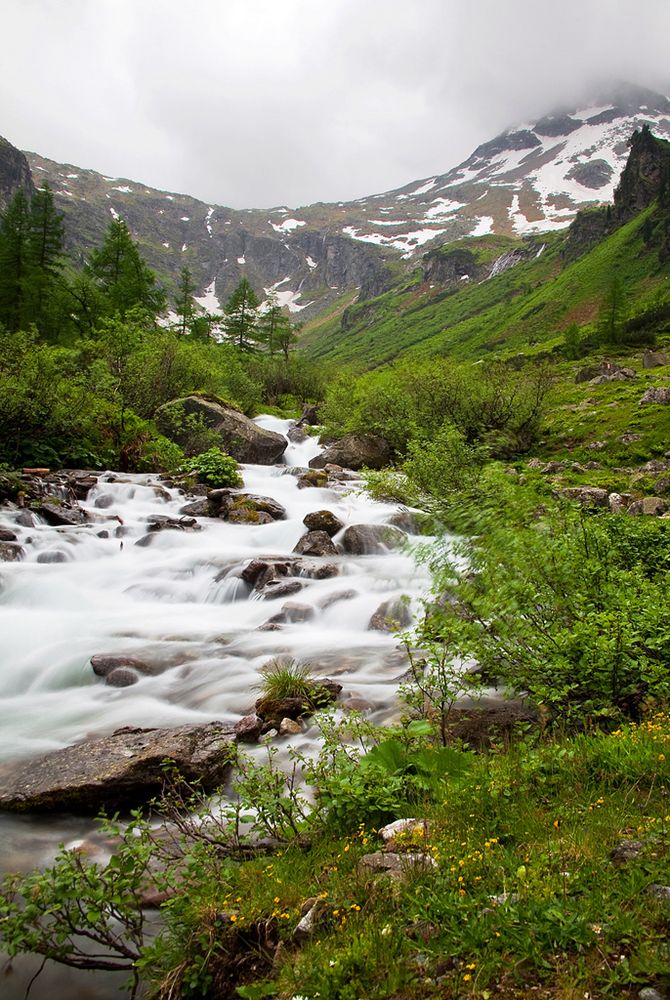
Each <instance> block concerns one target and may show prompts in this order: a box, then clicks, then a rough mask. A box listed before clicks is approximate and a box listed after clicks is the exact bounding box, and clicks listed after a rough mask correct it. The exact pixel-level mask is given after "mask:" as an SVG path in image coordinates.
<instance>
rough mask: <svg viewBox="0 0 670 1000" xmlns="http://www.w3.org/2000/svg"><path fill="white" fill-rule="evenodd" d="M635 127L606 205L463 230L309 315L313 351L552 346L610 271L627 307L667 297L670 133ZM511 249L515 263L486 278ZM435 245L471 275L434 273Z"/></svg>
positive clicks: (585, 320) (531, 349)
mask: <svg viewBox="0 0 670 1000" xmlns="http://www.w3.org/2000/svg"><path fill="white" fill-rule="evenodd" d="M639 135H640V139H639V141H638V143H637V146H636V147H635V148H634V150H633V152H632V153H631V157H630V159H629V164H628V166H627V167H626V170H625V171H624V174H623V175H622V181H621V184H620V187H619V190H618V191H617V193H616V196H615V204H614V206H610V207H608V208H601V209H595V210H593V209H592V210H589V211H587V212H584V213H581V214H580V216H578V217H577V219H576V220H575V223H573V224H572V225H571V226H570V227H569V229H567V230H564V231H561V232H559V233H552V234H538V235H534V236H531V237H525V238H519V239H517V240H514V239H512V238H510V237H495V236H485V237H481V238H478V239H475V238H471V239H464V240H460V241H459V242H457V243H451V244H448V245H447V246H444V247H443V248H442V249H441V251H438V253H437V254H436V252H435V251H433V252H432V253H429V254H426V255H425V257H424V258H423V267H422V268H421V269H420V270H417V271H416V272H415V273H414V274H413V275H412V276H411V278H409V279H408V278H404V280H403V281H402V282H401V283H399V284H398V285H397V286H396V287H395V288H393V289H391V290H390V291H388V292H386V293H385V294H383V295H380V296H379V297H377V298H375V299H371V300H368V301H366V302H360V303H356V304H355V305H353V306H351V307H350V308H348V309H347V310H346V311H345V312H344V314H343V315H342V316H341V317H340V316H337V315H334V316H333V315H331V316H330V317H327V318H326V319H325V320H323V321H322V322H319V321H318V320H317V321H314V322H313V323H312V324H311V325H310V328H309V329H308V330H307V331H306V332H305V335H304V337H303V339H302V346H303V348H304V349H305V350H306V351H307V352H308V353H309V354H310V355H311V356H312V357H315V358H320V359H324V360H329V361H336V362H340V363H341V362H345V363H354V364H360V365H361V366H364V367H378V366H380V365H383V364H385V363H387V362H389V361H391V360H393V359H394V358H396V357H397V356H398V355H399V354H404V353H405V352H410V353H411V354H412V355H414V356H416V357H430V356H434V355H444V356H447V355H448V356H449V357H453V358H454V359H458V360H469V359H473V360H479V359H480V358H481V357H484V356H486V355H487V354H491V353H495V354H498V355H502V356H503V357H504V356H509V355H510V354H518V353H521V352H523V353H526V354H527V353H531V354H535V353H537V352H539V351H545V350H547V349H552V348H553V347H555V346H556V344H557V343H559V342H560V341H561V340H562V337H563V332H564V331H565V329H566V328H567V327H568V326H570V325H571V324H573V323H576V324H577V325H578V326H580V327H586V328H587V330H588V329H589V327H590V326H591V325H592V324H593V323H594V322H595V321H596V320H597V318H598V315H599V312H600V310H601V307H602V304H603V302H604V300H605V299H606V297H607V295H608V294H609V292H610V289H611V287H612V285H613V283H615V282H616V283H617V284H618V285H619V286H620V288H621V290H622V295H621V302H620V304H619V309H620V311H621V312H622V314H625V316H626V317H628V318H630V317H632V316H636V315H638V314H640V313H642V312H645V311H646V310H648V309H649V308H650V307H651V306H652V305H655V304H657V303H658V302H663V301H664V300H665V299H666V298H668V297H669V296H670V290H668V289H667V288H666V284H667V282H668V279H669V272H668V267H667V264H666V263H665V260H666V257H667V254H666V252H665V251H666V250H667V245H666V244H667V233H668V215H667V209H668V206H667V204H666V201H667V191H668V186H667V175H668V173H669V172H670V166H669V164H670V156H669V155H668V154H669V151H670V144H668V143H666V142H663V141H661V140H657V139H654V138H653V137H652V136H651V135H650V134H649V133H648V132H646V133H641V134H639ZM650 160H651V165H650V162H649V161H650ZM511 250H515V251H516V255H517V258H521V260H520V262H517V263H515V264H514V266H511V267H509V268H508V269H507V270H503V271H502V273H499V274H496V275H495V276H494V277H488V275H489V273H490V271H491V268H492V266H493V264H494V262H495V261H496V259H499V258H501V257H502V255H504V254H509V252H510V251H511ZM440 253H441V254H442V255H443V257H444V258H445V260H446V259H447V258H449V257H451V258H453V259H456V257H457V256H458V255H460V257H459V260H461V261H463V260H465V261H469V262H470V264H471V268H472V277H471V275H470V274H467V275H461V276H460V280H458V278H454V276H453V273H452V272H453V270H454V269H453V268H452V270H451V272H450V273H449V278H450V280H447V281H446V282H442V283H441V284H440V283H439V282H434V281H432V280H431V277H430V276H431V273H434V271H435V263H436V256H439V254H440ZM438 264H439V261H438ZM437 270H438V273H439V267H438V269H437ZM447 270H448V269H447ZM464 278H467V279H468V280H464Z"/></svg>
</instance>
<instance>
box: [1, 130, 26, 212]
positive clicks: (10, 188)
mask: <svg viewBox="0 0 670 1000" xmlns="http://www.w3.org/2000/svg"><path fill="white" fill-rule="evenodd" d="M18 190H23V191H24V193H25V194H26V195H27V197H29V198H30V197H31V196H32V193H33V190H34V187H33V180H32V175H31V173H30V166H29V165H28V160H27V159H26V157H25V154H24V153H22V152H20V150H18V149H16V148H15V147H14V146H12V144H11V143H10V142H7V140H6V139H3V138H2V136H0V209H3V208H5V207H6V206H7V205H8V203H9V202H10V201H11V199H12V198H13V197H14V195H15V194H16V192H17V191H18Z"/></svg>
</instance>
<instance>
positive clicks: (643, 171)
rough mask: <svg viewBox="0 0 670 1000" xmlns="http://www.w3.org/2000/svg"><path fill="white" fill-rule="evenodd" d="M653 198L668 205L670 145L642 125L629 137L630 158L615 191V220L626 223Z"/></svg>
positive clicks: (669, 192)
mask: <svg viewBox="0 0 670 1000" xmlns="http://www.w3.org/2000/svg"><path fill="white" fill-rule="evenodd" d="M656 198H660V199H661V200H662V201H663V202H664V204H665V206H666V207H668V206H669V205H670V142H664V141H662V140H659V139H658V138H656V137H655V136H654V135H652V133H651V130H650V129H649V127H648V126H647V125H644V126H643V127H642V129H641V130H640V131H639V132H638V131H636V132H635V133H634V134H633V136H632V138H631V142H630V156H629V157H628V162H627V163H626V166H625V168H624V170H623V173H622V174H621V180H620V182H619V186H618V187H617V189H616V191H615V192H614V211H613V216H614V219H615V220H616V221H617V222H619V223H622V222H627V221H628V220H629V219H632V218H633V216H634V215H637V214H638V212H641V211H642V210H643V209H645V208H646V207H647V206H648V205H650V204H651V202H652V201H654V200H655V199H656Z"/></svg>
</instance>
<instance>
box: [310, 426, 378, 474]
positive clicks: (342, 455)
mask: <svg viewBox="0 0 670 1000" xmlns="http://www.w3.org/2000/svg"><path fill="white" fill-rule="evenodd" d="M390 461H391V447H390V445H389V443H388V441H385V440H384V438H381V437H377V435H376V434H346V435H345V436H344V437H343V438H341V439H340V440H339V441H335V442H334V443H333V444H331V445H329V446H328V447H327V448H326V449H325V451H322V452H321V454H320V455H317V456H316V458H313V459H312V460H311V461H310V463H309V467H310V469H324V468H325V467H326V466H327V465H342V466H344V467H345V468H346V469H362V468H363V467H364V466H365V468H367V469H383V468H384V466H385V465H388V464H389V462H390Z"/></svg>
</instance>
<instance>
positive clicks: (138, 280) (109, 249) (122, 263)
mask: <svg viewBox="0 0 670 1000" xmlns="http://www.w3.org/2000/svg"><path fill="white" fill-rule="evenodd" d="M85 270H86V274H87V275H89V276H90V277H91V278H92V279H93V281H94V283H95V285H96V286H97V288H98V289H99V290H100V292H101V293H102V296H103V298H102V302H103V307H104V313H105V314H106V315H112V316H114V315H119V316H120V317H121V318H124V317H125V316H126V314H127V313H128V312H130V310H132V309H138V308H139V309H143V310H145V311H146V312H148V313H149V314H150V315H152V316H156V315H157V314H158V313H159V312H161V311H162V310H163V309H164V308H165V295H164V293H163V291H162V290H161V289H160V288H158V286H157V284H156V275H155V274H154V273H153V271H151V270H150V269H149V268H148V267H147V265H146V264H145V262H144V261H143V260H142V257H141V255H140V252H139V249H138V247H137V244H136V243H135V242H134V241H133V239H132V237H131V235H130V231H129V230H128V226H127V225H126V223H125V222H124V221H123V220H122V219H114V220H113V221H112V222H110V224H109V228H108V229H107V233H106V236H105V240H104V242H103V244H102V246H101V247H100V248H99V249H97V250H94V251H93V253H92V254H91V259H90V261H89V262H88V264H87V265H86V269H85Z"/></svg>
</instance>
